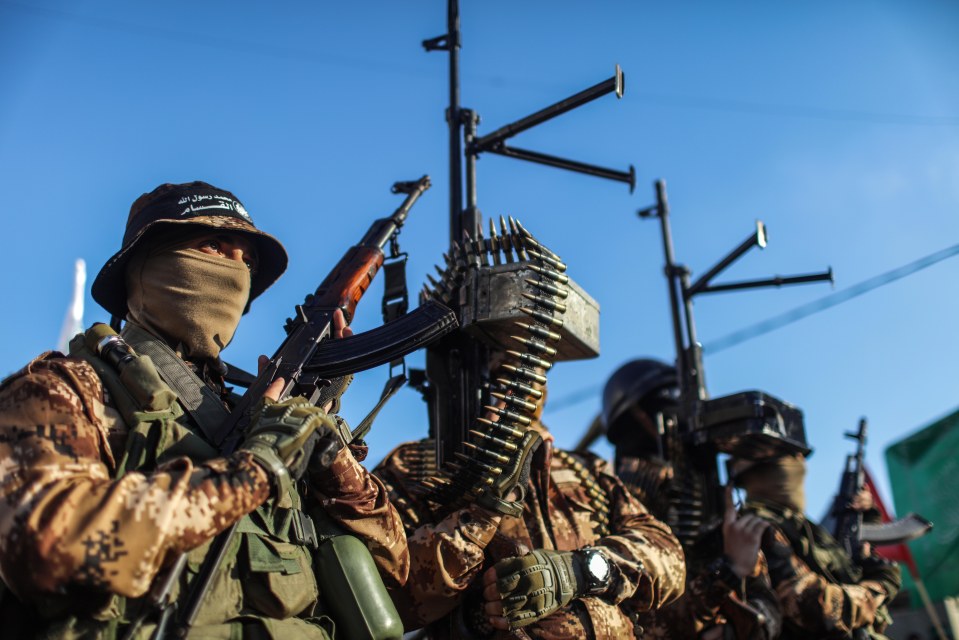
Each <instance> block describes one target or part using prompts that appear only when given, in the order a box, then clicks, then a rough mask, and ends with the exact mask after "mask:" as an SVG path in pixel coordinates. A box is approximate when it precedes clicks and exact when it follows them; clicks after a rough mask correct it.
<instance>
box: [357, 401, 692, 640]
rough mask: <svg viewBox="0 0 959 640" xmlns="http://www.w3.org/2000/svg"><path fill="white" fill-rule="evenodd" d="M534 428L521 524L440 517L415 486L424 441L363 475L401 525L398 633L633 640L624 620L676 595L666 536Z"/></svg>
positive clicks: (600, 471) (428, 445) (674, 556)
mask: <svg viewBox="0 0 959 640" xmlns="http://www.w3.org/2000/svg"><path fill="white" fill-rule="evenodd" d="M540 407H542V404H540ZM533 429H534V430H535V431H537V432H538V433H539V434H540V435H541V436H542V438H543V444H542V445H541V446H540V447H539V449H538V450H537V451H536V452H535V453H534V454H533V457H532V462H531V465H530V473H529V478H528V482H526V484H525V491H523V492H522V493H523V494H524V495H525V498H523V499H522V502H521V508H522V515H521V516H520V517H511V516H507V515H502V514H500V513H497V512H494V511H491V510H487V509H486V508H484V507H482V506H479V505H477V504H473V505H470V506H468V507H465V508H462V509H458V510H455V511H453V512H452V513H449V512H445V513H444V511H446V510H444V508H443V505H439V504H436V503H434V502H432V501H430V500H429V499H428V498H427V497H426V496H425V495H424V493H423V492H422V490H421V488H422V487H421V485H420V480H421V479H422V478H423V476H424V471H423V470H424V468H425V469H427V471H426V474H428V473H429V471H428V469H429V465H430V460H433V459H435V458H433V452H432V446H433V443H432V441H430V440H424V441H420V442H414V443H407V444H404V445H401V446H400V447H399V448H397V449H396V450H394V451H393V452H392V453H390V454H389V455H388V456H387V458H386V459H385V460H384V461H383V462H382V463H381V464H380V465H379V466H378V467H377V468H376V470H375V471H374V473H376V474H377V475H378V476H379V477H381V478H382V479H383V480H384V482H385V483H386V485H387V486H388V487H389V488H390V491H391V493H390V495H391V499H393V500H394V501H395V503H396V504H397V507H398V508H399V509H400V511H401V512H402V513H403V516H404V524H405V525H406V527H407V536H408V541H409V548H410V561H411V573H410V579H409V581H408V582H407V584H406V586H405V587H404V588H402V589H394V591H393V595H394V601H396V603H397V608H398V609H399V611H400V614H401V615H402V616H403V618H404V623H405V624H406V626H407V628H415V627H423V626H427V627H428V631H429V637H431V638H435V639H447V638H520V639H522V638H544V639H546V638H549V639H560V638H577V639H580V640H582V639H586V638H597V639H600V640H612V639H614V638H632V637H634V636H635V633H636V632H637V629H636V627H635V624H634V622H635V621H634V618H633V617H632V616H631V613H632V612H635V611H647V610H650V609H655V608H658V607H661V606H663V605H664V604H666V603H667V602H670V601H671V600H674V599H675V598H677V597H678V596H679V594H681V593H682V590H683V584H684V578H685V567H684V563H683V553H682V549H681V548H680V546H679V542H678V541H677V540H676V538H675V537H674V536H673V535H672V533H671V532H670V531H669V528H668V527H666V526H665V525H664V524H663V523H662V522H660V521H658V520H656V519H655V518H654V517H652V516H651V515H650V514H649V513H648V512H647V511H646V509H645V508H644V507H643V505H642V504H640V503H639V502H638V501H637V500H636V499H635V498H634V497H633V496H631V495H630V493H629V492H628V491H627V490H626V488H625V487H624V486H623V484H622V482H620V481H619V480H618V479H617V478H616V477H615V476H614V475H612V470H611V468H610V465H609V464H608V463H607V462H605V461H604V460H602V459H600V458H599V457H597V456H594V455H592V454H588V453H587V454H574V453H570V452H567V451H563V450H561V449H558V448H556V447H554V446H553V442H552V441H553V437H552V435H550V433H549V431H548V430H547V429H546V428H545V427H544V426H543V425H542V423H539V422H538V421H536V422H534V423H533ZM424 460H425V461H426V464H424ZM434 468H435V467H434Z"/></svg>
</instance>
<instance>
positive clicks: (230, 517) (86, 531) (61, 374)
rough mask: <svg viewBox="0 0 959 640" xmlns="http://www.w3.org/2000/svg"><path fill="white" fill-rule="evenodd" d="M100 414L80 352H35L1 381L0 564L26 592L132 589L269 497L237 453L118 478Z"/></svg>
mask: <svg viewBox="0 0 959 640" xmlns="http://www.w3.org/2000/svg"><path fill="white" fill-rule="evenodd" d="M106 416H107V409H106V407H105V406H104V404H103V389H102V387H101V384H100V381H99V379H98V378H97V377H96V375H95V374H94V372H93V370H92V368H90V367H89V366H88V365H86V363H82V362H79V361H74V360H64V359H48V360H38V361H34V362H33V363H31V364H30V365H28V367H27V368H26V369H24V370H23V371H22V372H20V373H19V374H17V375H15V376H13V377H11V378H8V379H7V380H6V381H5V382H4V383H3V386H2V387H0V574H2V577H3V580H4V582H5V583H6V584H7V585H8V586H9V587H10V588H11V589H12V590H13V591H14V592H15V593H17V594H18V595H19V596H21V597H22V598H25V599H30V598H31V597H36V596H41V595H43V594H50V593H57V592H59V593H63V592H64V591H65V590H66V589H67V588H68V587H75V586H80V587H93V588H95V589H100V590H105V591H109V592H113V593H118V594H120V595H124V596H131V597H136V596H140V595H142V594H143V593H145V592H146V591H147V589H148V588H149V586H150V583H151V581H152V580H153V578H154V576H155V575H156V573H157V572H158V571H159V569H160V567H161V566H162V565H163V564H164V563H165V561H167V560H168V559H169V558H171V557H172V554H175V553H178V552H182V551H187V550H189V549H191V548H194V547H197V546H199V545H201V544H202V543H203V542H205V541H206V540H208V539H210V538H211V537H213V536H215V535H216V534H217V533H219V532H220V531H222V530H223V529H225V528H227V527H228V526H229V525H231V524H232V523H233V522H234V521H236V520H237V519H238V518H240V517H242V516H243V515H245V514H246V513H248V512H250V511H252V510H253V509H254V508H256V507H257V505H259V504H260V503H262V502H263V501H264V500H265V499H266V498H267V497H268V494H269V479H268V477H267V475H266V473H265V472H264V471H263V470H262V469H261V468H260V467H259V466H258V465H257V464H256V463H254V462H253V460H252V458H251V457H250V456H249V455H248V454H245V453H244V454H238V455H235V456H231V457H230V458H226V459H217V460H213V461H211V462H208V463H206V464H203V465H195V464H194V463H193V462H191V461H190V460H188V459H186V458H178V459H175V460H172V461H170V462H169V463H167V464H165V465H163V466H161V467H160V468H158V469H157V470H156V472H154V473H151V474H148V475H146V474H143V473H135V472H134V473H128V474H126V475H124V476H123V477H122V478H120V479H115V478H113V477H112V474H113V472H114V471H115V470H114V461H113V454H112V452H111V451H110V445H109V444H108V441H107V427H106V419H107V418H106Z"/></svg>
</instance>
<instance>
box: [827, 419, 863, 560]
mask: <svg viewBox="0 0 959 640" xmlns="http://www.w3.org/2000/svg"><path fill="white" fill-rule="evenodd" d="M866 426H867V425H866V419H865V418H860V419H859V429H858V431H856V432H855V433H852V432H848V431H847V432H846V433H845V436H846V437H847V438H850V439H852V440H855V441H856V452H855V453H853V454H850V455H848V456H846V468H845V469H844V470H843V472H842V477H841V478H840V480H839V492H838V493H836V498H835V499H834V500H833V503H832V515H833V517H834V518H835V521H834V524H833V530H832V534H833V537H834V538H836V541H837V542H838V543H839V544H841V545H842V548H843V549H845V551H846V553H847V554H848V555H849V557H850V558H858V557H859V556H860V552H861V549H862V511H859V510H858V509H853V508H851V507H850V503H852V501H853V499H854V498H855V497H856V496H857V495H859V492H860V491H862V489H863V487H864V486H865V485H866V471H865V467H864V466H863V459H864V457H865V455H866Z"/></svg>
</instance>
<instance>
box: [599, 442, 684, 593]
mask: <svg viewBox="0 0 959 640" xmlns="http://www.w3.org/2000/svg"><path fill="white" fill-rule="evenodd" d="M601 462H602V463H601V464H600V465H599V466H598V468H597V469H596V471H597V474H596V475H597V477H598V479H599V482H600V485H601V486H602V488H603V489H605V490H606V495H607V496H609V502H610V515H609V530H610V532H611V533H610V535H607V536H604V537H602V538H600V539H598V540H597V541H596V542H595V543H594V545H593V546H595V547H598V548H602V549H603V551H605V552H606V555H607V557H608V558H609V559H610V562H611V564H612V568H613V582H612V584H611V585H610V588H609V590H608V591H607V592H606V593H605V594H604V595H603V599H604V600H606V601H607V602H610V603H611V604H620V603H624V602H627V601H628V604H629V607H630V608H631V609H633V610H635V611H647V610H649V609H655V608H659V607H661V606H663V605H664V604H666V603H668V602H671V601H673V600H675V599H676V598H678V597H679V596H680V595H681V594H682V593H683V590H684V589H685V583H686V561H685V557H684V556H683V549H682V546H680V544H679V540H677V539H676V536H674V535H673V533H672V531H671V530H670V529H669V527H668V526H666V525H665V524H664V523H662V522H660V521H659V520H657V519H656V518H654V517H653V516H652V515H650V514H649V512H648V511H646V508H645V507H644V506H643V505H642V504H641V503H640V502H639V501H638V500H637V499H636V498H635V497H633V495H632V494H631V493H630V492H629V491H628V490H627V489H626V486H625V485H624V484H623V483H622V482H621V481H620V480H619V478H617V477H616V476H614V475H612V474H611V473H610V471H609V464H608V463H606V462H605V461H601Z"/></svg>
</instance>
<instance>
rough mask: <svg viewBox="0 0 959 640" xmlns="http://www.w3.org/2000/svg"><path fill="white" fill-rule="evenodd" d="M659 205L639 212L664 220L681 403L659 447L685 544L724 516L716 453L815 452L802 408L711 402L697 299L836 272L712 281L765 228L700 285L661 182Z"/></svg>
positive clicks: (754, 395)
mask: <svg viewBox="0 0 959 640" xmlns="http://www.w3.org/2000/svg"><path fill="white" fill-rule="evenodd" d="M655 189H656V204H654V205H653V206H651V207H647V208H645V209H642V210H640V211H638V212H637V213H638V215H639V217H640V218H644V219H647V218H658V219H659V222H660V229H661V232H662V238H663V250H664V254H665V258H666V266H665V274H666V280H667V285H668V291H669V305H670V312H671V316H672V326H673V339H674V341H675V346H676V370H677V374H678V379H679V390H680V395H679V407H678V416H677V420H676V421H675V423H674V424H675V428H673V429H667V430H666V433H665V434H664V438H665V440H666V442H665V443H664V445H663V446H662V447H661V449H662V450H663V451H665V452H666V455H667V458H668V460H669V462H670V463H671V464H672V465H673V467H674V473H675V478H676V481H675V482H674V490H673V493H674V495H673V496H672V502H673V507H672V509H671V513H670V518H669V519H670V520H672V521H670V522H669V524H670V526H671V527H673V530H674V531H675V532H676V535H677V537H678V538H679V539H680V541H681V542H682V543H683V545H684V546H686V545H691V544H694V543H695V542H696V541H697V540H698V539H699V538H700V536H701V535H702V534H703V533H704V532H705V531H706V530H707V529H708V528H710V527H711V526H712V525H713V524H715V523H716V522H718V521H719V520H721V519H722V513H723V496H722V488H721V485H720V482H719V470H718V467H717V454H719V453H726V454H729V455H731V456H735V457H738V458H746V459H752V460H760V459H764V458H769V457H772V456H775V455H781V454H784V453H789V452H796V451H799V452H803V453H809V451H810V449H809V448H808V447H807V445H806V436H805V428H804V426H803V419H802V412H801V411H800V410H799V409H797V408H796V407H794V406H792V405H790V404H788V403H786V402H783V401H782V400H779V399H778V398H775V397H773V396H771V395H769V394H766V393H764V392H762V391H745V392H741V393H736V394H732V395H729V396H724V397H722V398H714V399H710V398H709V395H708V393H707V391H706V380H705V375H704V372H703V351H702V345H701V344H700V343H699V341H698V339H697V337H696V324H695V321H694V319H693V298H694V297H695V296H697V295H700V294H704V293H714V292H720V291H731V290H736V289H752V288H758V287H768V286H782V285H788V284H799V283H806V282H820V281H832V270H831V269H830V270H827V271H825V272H822V273H814V274H807V275H798V276H788V277H782V276H776V277H774V278H769V279H764V280H753V281H746V282H733V283H725V284H713V283H712V281H713V279H714V278H715V277H716V276H717V275H719V274H720V273H722V272H723V271H724V270H725V269H726V268H728V267H729V266H730V265H731V264H732V263H733V262H735V261H736V260H737V259H739V258H740V257H741V256H743V255H744V254H745V253H746V252H747V251H749V250H750V249H752V248H753V247H759V248H765V246H766V240H767V237H766V227H765V225H763V223H762V222H760V221H757V222H756V229H755V231H754V232H753V233H751V234H750V235H749V236H748V237H747V238H746V239H745V240H744V241H743V242H741V243H740V244H739V246H737V247H736V248H735V249H733V250H732V251H731V252H730V253H729V254H727V255H726V256H725V257H724V258H723V259H721V260H720V261H719V262H718V263H716V265H715V266H713V267H712V268H710V269H709V270H707V271H706V273H705V274H703V275H702V276H700V277H699V279H697V280H696V281H695V282H691V281H690V280H691V273H690V271H689V269H688V268H686V267H685V266H683V265H679V264H676V262H675V259H674V256H673V241H672V230H671V227H670V220H669V203H668V200H667V198H666V183H665V182H664V181H662V180H659V181H657V182H656V184H655Z"/></svg>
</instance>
